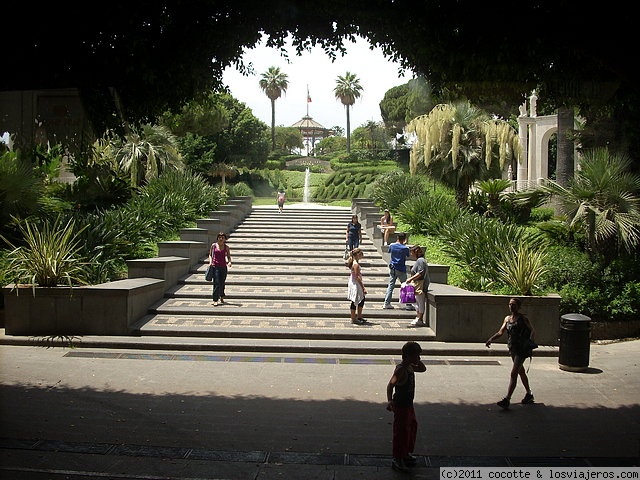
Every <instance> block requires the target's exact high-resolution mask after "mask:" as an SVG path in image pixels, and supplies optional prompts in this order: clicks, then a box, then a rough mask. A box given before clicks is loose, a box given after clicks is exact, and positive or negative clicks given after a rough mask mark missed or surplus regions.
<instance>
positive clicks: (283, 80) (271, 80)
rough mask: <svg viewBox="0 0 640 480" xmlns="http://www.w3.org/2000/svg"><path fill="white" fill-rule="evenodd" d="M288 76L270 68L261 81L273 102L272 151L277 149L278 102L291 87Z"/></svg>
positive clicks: (261, 85) (263, 89) (262, 87)
mask: <svg viewBox="0 0 640 480" xmlns="http://www.w3.org/2000/svg"><path fill="white" fill-rule="evenodd" d="M287 78H288V75H287V74H286V73H284V72H281V71H280V69H279V68H278V67H269V69H268V70H267V71H266V72H264V73H263V74H262V78H261V79H260V88H261V89H262V91H263V92H264V93H265V94H266V95H267V97H269V100H271V149H272V150H275V149H276V100H277V99H279V98H280V96H281V95H282V93H283V92H284V93H286V92H287V87H289V80H287Z"/></svg>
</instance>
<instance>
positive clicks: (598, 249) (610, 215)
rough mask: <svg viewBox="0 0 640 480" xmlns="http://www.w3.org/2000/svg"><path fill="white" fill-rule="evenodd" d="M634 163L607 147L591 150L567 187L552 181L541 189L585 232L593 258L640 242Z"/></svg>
mask: <svg viewBox="0 0 640 480" xmlns="http://www.w3.org/2000/svg"><path fill="white" fill-rule="evenodd" d="M630 164H631V163H630V160H629V159H628V158H627V157H625V156H622V155H617V154H613V153H610V152H609V151H608V150H607V149H606V148H599V149H595V150H590V151H587V152H585V153H584V155H583V158H582V160H581V162H580V169H579V170H578V171H577V172H576V173H575V176H574V178H573V179H572V180H570V181H569V185H568V186H567V187H566V188H565V187H563V186H562V185H560V184H559V183H558V182H554V181H552V180H548V182H547V184H546V185H543V186H542V187H541V188H540V189H541V190H542V191H543V192H545V193H547V194H548V195H550V196H551V197H552V198H553V197H555V198H556V199H557V201H558V203H559V209H560V211H561V212H562V213H563V214H564V215H565V217H566V221H567V223H568V224H569V226H570V227H577V228H580V229H582V230H583V231H584V233H585V237H586V244H587V245H586V247H587V252H588V253H589V254H590V255H591V256H592V258H594V256H595V255H598V254H599V255H602V256H603V257H604V258H605V259H607V258H612V257H615V255H616V254H617V253H618V252H619V251H620V250H623V249H624V250H626V251H627V252H633V251H634V249H636V248H637V247H638V246H639V245H640V196H639V192H640V177H639V176H638V175H635V174H632V173H630V171H629V166H630Z"/></svg>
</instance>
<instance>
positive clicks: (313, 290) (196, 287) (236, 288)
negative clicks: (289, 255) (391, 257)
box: [165, 279, 387, 301]
mask: <svg viewBox="0 0 640 480" xmlns="http://www.w3.org/2000/svg"><path fill="white" fill-rule="evenodd" d="M368 285H369V286H368V287H367V292H368V293H367V300H368V301H376V299H379V300H380V301H381V300H382V297H383V296H384V294H385V292H386V290H387V283H386V281H385V282H384V283H383V282H378V283H375V284H374V283H373V282H369V283H368ZM227 287H228V288H227V291H226V294H227V298H251V297H256V298H273V299H282V298H296V299H305V298H306V299H327V300H332V301H333V300H344V299H345V298H346V293H347V286H346V285H345V284H344V282H340V283H337V282H336V283H333V284H327V285H323V288H322V290H319V289H318V287H317V286H316V285H308V284H299V285H291V279H288V280H286V281H283V282H281V283H271V282H269V283H265V282H259V281H256V282H250V283H249V282H243V283H240V282H235V283H227ZM211 290H212V284H211V282H207V281H192V282H189V283H185V284H180V285H176V286H174V287H172V288H170V289H169V290H168V291H167V292H166V294H165V295H166V296H167V297H173V298H189V297H193V298H203V297H205V298H209V297H210V296H211Z"/></svg>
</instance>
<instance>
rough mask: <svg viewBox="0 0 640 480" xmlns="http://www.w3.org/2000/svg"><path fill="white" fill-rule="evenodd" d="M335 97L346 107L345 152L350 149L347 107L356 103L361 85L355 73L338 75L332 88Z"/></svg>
mask: <svg viewBox="0 0 640 480" xmlns="http://www.w3.org/2000/svg"><path fill="white" fill-rule="evenodd" d="M333 93H334V94H335V96H336V99H338V100H340V101H341V102H342V104H343V105H344V106H345V107H346V109H347V153H349V152H350V151H351V119H350V118H349V107H351V106H352V105H353V104H354V103H356V98H360V95H361V93H362V85H360V79H359V78H358V77H356V75H355V73H351V72H347V73H346V74H345V75H344V76H338V79H337V80H336V86H335V88H334V89H333Z"/></svg>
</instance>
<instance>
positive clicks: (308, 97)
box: [307, 83, 311, 117]
mask: <svg viewBox="0 0 640 480" xmlns="http://www.w3.org/2000/svg"><path fill="white" fill-rule="evenodd" d="M310 98H311V97H310V96H309V84H308V83H307V117H308V116H309V99H310Z"/></svg>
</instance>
